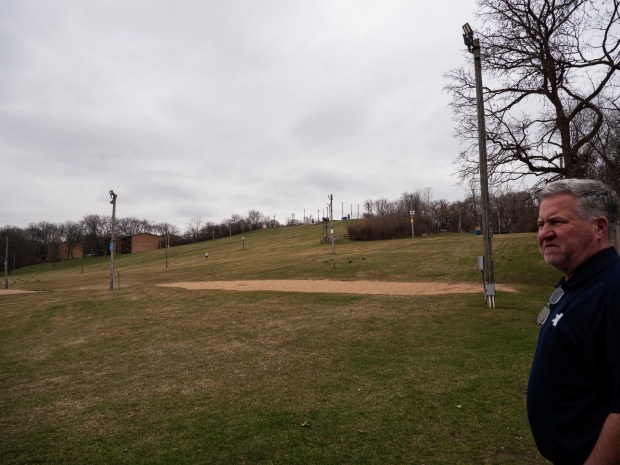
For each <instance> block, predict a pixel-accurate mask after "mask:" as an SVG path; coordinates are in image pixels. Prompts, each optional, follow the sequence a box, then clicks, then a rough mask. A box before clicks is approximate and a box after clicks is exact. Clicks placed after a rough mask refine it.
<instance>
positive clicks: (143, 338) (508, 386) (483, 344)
mask: <svg viewBox="0 0 620 465" xmlns="http://www.w3.org/2000/svg"><path fill="white" fill-rule="evenodd" d="M321 237H322V227H321V226H320V225H318V226H304V227H296V228H282V229H278V230H266V231H258V232H253V233H251V234H246V240H245V244H244V246H245V250H243V249H242V246H243V244H242V243H241V241H240V238H234V237H233V238H232V239H230V238H223V239H219V240H216V241H208V242H206V243H200V244H194V245H189V246H183V247H178V248H173V249H170V250H169V256H168V267H166V265H165V251H163V250H160V251H155V252H152V253H143V254H135V255H126V256H119V257H117V260H116V266H117V272H118V273H120V288H119V289H117V290H115V291H114V292H110V291H108V286H109V268H108V266H109V262H108V261H107V260H106V259H105V258H102V259H89V260H84V261H82V260H74V261H67V262H63V263H59V264H56V265H54V266H52V265H51V264H45V265H39V266H37V267H32V268H28V269H24V270H20V272H19V273H18V274H17V276H15V277H14V278H13V279H12V280H11V286H12V287H15V288H21V289H30V290H39V291H41V292H39V293H34V294H22V295H5V296H0V319H1V320H0V322H1V324H0V379H1V380H2V381H1V382H0V383H1V384H0V431H2V435H1V437H0V463H3V464H36V463H41V464H81V465H84V464H85V465H88V464H93V465H94V464H110V463H114V464H182V463H188V464H190V463H191V464H193V463H209V464H325V463H329V464H350V463H355V464H381V465H385V464H403V463H412V464H414V463H415V464H426V465H433V464H436V465H439V464H446V463H459V464H472V465H473V464H476V465H477V464H491V463H492V464H524V463H525V464H528V463H531V464H535V463H542V460H541V459H540V458H539V457H538V455H537V452H536V450H535V447H534V444H533V441H532V439H531V437H530V434H529V428H528V425H527V419H526V416H525V387H526V383H527V376H528V372H529V364H530V361H531V356H532V353H533V350H534V347H535V343H536V336H537V327H536V325H535V324H534V323H533V320H534V318H535V315H536V313H537V310H538V308H539V307H540V306H542V304H543V303H544V298H545V296H546V294H547V291H548V287H549V286H551V285H552V284H553V283H554V281H555V279H556V275H555V273H553V272H552V271H550V270H548V269H547V267H546V266H545V265H544V264H543V263H542V261H541V260H540V258H539V256H538V252H537V251H536V246H535V238H534V235H531V234H529V235H528V234H525V235H506V236H500V237H497V238H496V239H495V241H494V247H495V250H494V252H495V261H496V280H497V281H498V282H500V283H505V284H510V285H512V286H514V287H516V288H517V289H518V291H519V292H517V293H499V294H498V297H497V302H498V308H497V309H495V310H490V309H486V308H484V307H483V306H482V303H483V296H482V293H480V294H479V295H478V294H462V295H437V296H417V297H390V296H358V295H337V294H312V293H279V292H226V291H206V290H205V291H186V290H182V289H176V288H163V287H157V286H156V285H157V284H160V283H165V282H176V281H187V280H189V281H200V280H213V279H303V278H312V279H348V280H349V279H353V280H355V279H375V280H386V281H443V282H468V281H469V282H478V281H480V279H481V278H480V275H479V271H478V270H477V263H476V257H477V255H481V254H482V242H481V240H480V238H476V237H475V236H466V235H462V236H461V235H438V236H433V237H429V238H424V239H418V238H416V240H415V241H411V239H409V240H396V241H379V242H376V243H374V242H372V243H354V242H349V241H341V242H338V243H337V246H336V254H335V255H333V254H331V246H330V245H325V244H320V243H319V240H320V238H321ZM205 250H208V251H209V260H205V259H204V257H203V255H204V251H205ZM502 254H503V255H502Z"/></svg>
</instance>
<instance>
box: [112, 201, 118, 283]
mask: <svg viewBox="0 0 620 465" xmlns="http://www.w3.org/2000/svg"><path fill="white" fill-rule="evenodd" d="M116 197H118V196H117V195H116V194H115V193H114V191H113V190H111V191H110V198H111V199H112V200H110V203H111V204H112V232H111V234H110V290H111V291H113V290H114V254H115V252H116V250H115V249H116V244H115V242H116V238H115V236H114V235H115V232H116V231H115V229H116Z"/></svg>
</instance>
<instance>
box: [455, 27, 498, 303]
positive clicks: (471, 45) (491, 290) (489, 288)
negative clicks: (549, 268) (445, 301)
mask: <svg viewBox="0 0 620 465" xmlns="http://www.w3.org/2000/svg"><path fill="white" fill-rule="evenodd" d="M463 41H464V42H465V45H466V46H467V50H468V51H469V52H470V53H472V54H473V55H474V70H475V75H476V109H477V113H478V153H479V159H480V161H479V163H480V206H481V210H482V234H483V236H482V237H483V247H484V256H483V258H482V273H483V281H484V294H485V300H484V302H485V305H486V306H487V307H488V308H495V282H494V281H495V279H494V276H493V274H494V273H493V251H492V249H493V248H492V244H491V238H492V237H493V226H492V225H491V221H490V220H491V218H490V215H489V204H490V202H489V178H488V171H487V145H486V128H485V122H484V98H483V93H482V63H481V60H480V41H479V40H478V39H474V31H473V29H472V28H471V26H470V25H469V23H465V24H464V25H463Z"/></svg>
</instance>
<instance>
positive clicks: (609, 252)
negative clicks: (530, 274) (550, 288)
mask: <svg viewBox="0 0 620 465" xmlns="http://www.w3.org/2000/svg"><path fill="white" fill-rule="evenodd" d="M616 260H618V253H617V252H616V249H615V248H614V247H613V246H612V247H608V248H606V249H603V250H601V251H600V252H597V253H595V254H594V255H592V256H591V257H590V258H588V259H587V260H586V261H585V262H583V263H582V264H581V265H579V267H577V269H576V270H575V271H574V273H573V274H572V276H571V277H570V278H569V279H568V280H566V279H565V278H562V279H561V280H560V283H559V284H558V285H559V286H562V287H563V288H564V289H569V288H572V287H579V286H580V285H581V284H583V283H584V282H586V281H588V280H589V279H590V278H592V277H593V276H596V275H597V274H599V273H600V272H601V271H603V270H604V269H605V268H607V267H608V266H610V265H611V264H612V263H614V261H616Z"/></svg>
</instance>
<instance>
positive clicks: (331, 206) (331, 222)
mask: <svg viewBox="0 0 620 465" xmlns="http://www.w3.org/2000/svg"><path fill="white" fill-rule="evenodd" d="M328 197H329V229H330V232H331V238H332V254H335V253H336V245H335V244H334V196H333V194H329V196H328Z"/></svg>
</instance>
